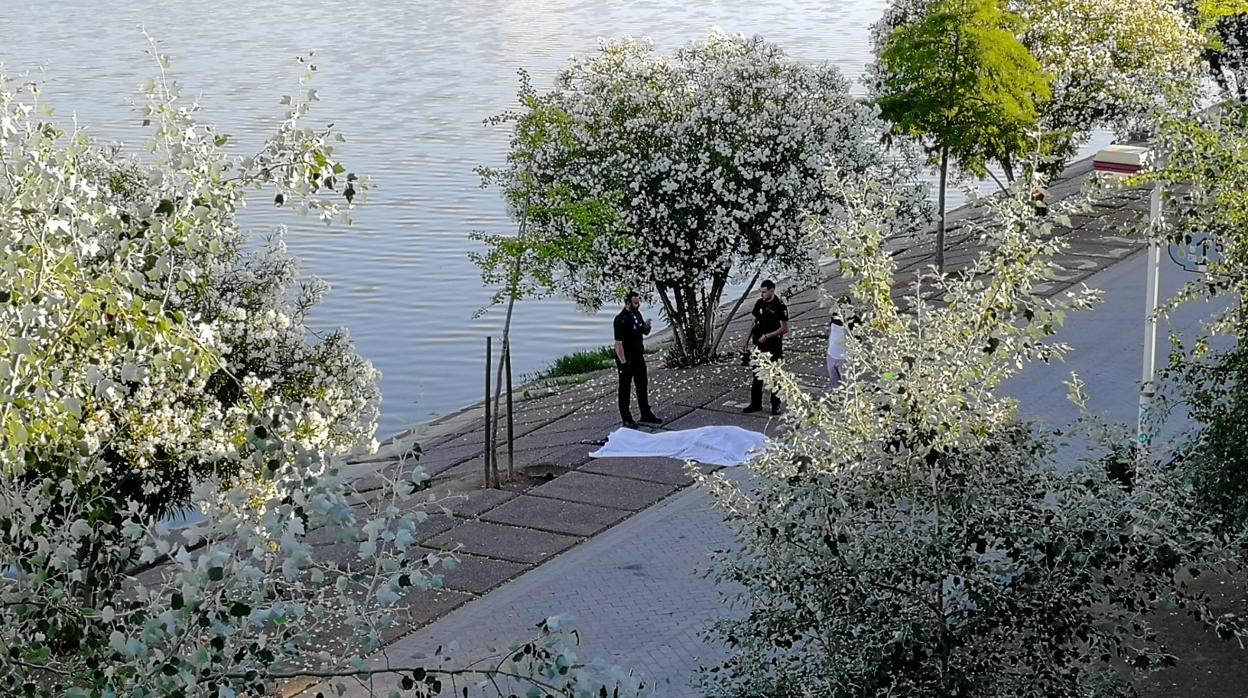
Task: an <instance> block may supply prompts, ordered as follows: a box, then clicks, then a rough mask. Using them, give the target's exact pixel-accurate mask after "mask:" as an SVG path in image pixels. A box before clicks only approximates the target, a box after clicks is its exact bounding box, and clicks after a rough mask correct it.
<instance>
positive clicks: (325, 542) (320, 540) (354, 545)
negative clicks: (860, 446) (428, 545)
mask: <svg viewBox="0 0 1248 698" xmlns="http://www.w3.org/2000/svg"><path fill="white" fill-rule="evenodd" d="M455 523H456V522H455V519H453V518H452V517H450V516H447V515H446V514H441V513H437V514H432V515H431V516H430V517H429V518H428V519H426V520H425V521H423V522H421V523H418V524H416V527H415V528H416V536H415V542H417V543H423V542H424V541H427V540H429V539H430V538H433V537H434V536H437V535H440V534H443V533H445V532H446V531H449V530H451V528H452V527H454V526H455ZM339 530H340V529H339ZM337 533H338V530H334V529H330V528H328V527H324V528H319V529H317V530H315V531H312V532H311V533H309V534H308V535H307V537H306V538H305V539H304V541H305V542H306V543H307V544H308V545H311V546H312V559H314V560H319V561H324V562H332V563H333V564H334V565H335V566H337V567H338V568H340V569H351V568H355V567H359V566H361V565H371V564H372V561H371V560H361V559H360V557H359V550H360V540H359V539H358V538H352V537H348V538H347V539H346V540H339V539H338V537H337Z"/></svg>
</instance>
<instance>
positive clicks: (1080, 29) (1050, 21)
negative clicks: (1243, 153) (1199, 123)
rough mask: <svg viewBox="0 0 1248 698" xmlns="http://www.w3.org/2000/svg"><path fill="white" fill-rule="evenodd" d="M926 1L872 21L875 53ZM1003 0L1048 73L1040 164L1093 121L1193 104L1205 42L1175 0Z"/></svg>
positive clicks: (1127, 130)
mask: <svg viewBox="0 0 1248 698" xmlns="http://www.w3.org/2000/svg"><path fill="white" fill-rule="evenodd" d="M932 2H933V0H895V2H894V3H893V4H892V5H891V6H890V7H889V9H888V11H887V12H885V14H884V17H883V18H882V19H881V20H880V21H879V22H878V23H877V24H876V25H875V27H874V28H873V37H874V42H875V45H876V46H877V51H876V52H877V55H878V53H879V51H880V50H881V47H883V46H884V45H885V43H886V40H887V37H888V36H890V35H891V34H892V33H893V32H894V31H895V30H896V29H897V28H898V27H900V26H904V25H908V24H911V23H913V22H916V21H918V20H919V19H920V18H921V17H923V16H924V14H925V8H926V7H927V6H928V5H930V4H931V3H932ZM1006 5H1007V6H1008V8H1009V9H1010V11H1012V12H1014V13H1016V14H1018V15H1019V16H1020V17H1022V18H1023V21H1024V30H1023V32H1022V35H1021V36H1020V37H1019V38H1020V40H1021V41H1022V42H1023V44H1024V45H1025V46H1026V47H1027V49H1028V50H1029V51H1030V52H1031V53H1032V55H1033V56H1035V58H1036V60H1037V61H1039V63H1040V67H1041V69H1042V70H1043V71H1044V72H1045V73H1047V74H1048V75H1049V76H1050V79H1051V80H1052V81H1053V82H1052V85H1051V96H1050V98H1049V99H1047V100H1045V101H1044V102H1042V103H1041V104H1040V105H1039V106H1040V133H1039V134H1038V138H1039V140H1038V142H1037V144H1038V146H1040V148H1039V150H1040V152H1041V153H1042V154H1043V155H1045V156H1047V160H1048V162H1047V165H1042V167H1044V169H1046V170H1050V171H1056V172H1060V171H1061V169H1062V167H1064V166H1065V163H1066V160H1067V159H1068V158H1069V157H1071V156H1072V155H1073V154H1074V153H1075V152H1076V151H1077V150H1078V149H1079V147H1080V146H1081V145H1082V144H1083V143H1085V142H1086V141H1087V139H1088V137H1089V136H1090V134H1091V132H1092V131H1093V130H1095V129H1097V128H1109V129H1113V130H1114V131H1115V132H1117V133H1118V134H1119V135H1120V136H1122V137H1129V136H1132V135H1135V134H1138V133H1141V132H1144V133H1147V132H1149V131H1150V130H1151V128H1150V123H1152V120H1153V119H1155V118H1156V116H1157V115H1158V114H1163V115H1164V114H1174V113H1187V112H1189V111H1190V110H1191V109H1192V108H1193V106H1194V105H1195V104H1196V99H1197V97H1198V93H1199V89H1200V86H1201V79H1202V77H1203V76H1204V75H1205V74H1206V73H1205V70H1206V69H1205V65H1204V62H1203V61H1202V57H1201V51H1202V48H1203V47H1204V45H1205V41H1204V38H1203V37H1202V35H1201V33H1200V32H1199V31H1198V30H1197V28H1196V27H1195V26H1194V24H1193V23H1192V22H1191V21H1189V18H1188V16H1187V15H1186V14H1185V13H1184V11H1183V9H1182V8H1181V7H1180V6H1179V5H1178V3H1176V2H1175V1H1174V0H1010V1H1009V2H1008V3H1006ZM869 75H870V74H869ZM871 79H873V80H878V78H871ZM1019 174H1024V175H1026V174H1027V173H1025V172H1023V173H1019Z"/></svg>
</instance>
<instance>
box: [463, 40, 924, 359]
mask: <svg viewBox="0 0 1248 698" xmlns="http://www.w3.org/2000/svg"><path fill="white" fill-rule="evenodd" d="M520 103H521V109H520V111H518V112H515V113H510V114H506V115H504V116H503V117H500V118H499V119H498V120H497V121H499V122H502V123H508V124H512V125H514V128H515V131H514V137H513V139H512V144H511V152H510V154H509V156H508V162H507V165H506V166H505V167H503V168H499V169H492V170H486V171H485V176H486V181H487V183H492V184H496V185H498V186H499V187H501V188H502V190H503V191H504V193H505V196H506V198H507V201H508V203H509V205H510V207H511V210H512V213H513V215H515V216H516V217H517V218H518V219H520V220H521V221H523V222H524V224H525V232H524V234H522V235H519V236H515V237H501V236H498V237H495V236H489V237H486V242H487V244H488V249H487V251H486V252H485V253H483V254H481V255H478V256H477V257H476V260H477V261H478V263H479V264H480V265H481V266H482V268H483V272H484V277H485V280H486V281H487V282H488V283H499V284H501V285H504V286H506V287H508V288H513V287H515V286H517V285H518V286H520V287H521V289H522V291H523V293H524V294H525V295H540V294H547V293H557V294H560V295H564V296H566V297H568V298H571V299H572V300H574V301H576V302H577V303H578V304H580V305H581V306H583V307H585V308H588V309H597V308H600V307H602V306H603V305H605V304H610V303H613V302H614V301H616V300H618V299H619V298H621V297H622V294H623V292H624V291H625V290H627V289H634V290H637V291H639V292H643V293H646V292H653V293H655V294H657V295H658V298H659V300H660V301H661V302H662V306H663V311H664V314H665V316H666V318H667V321H668V323H669V324H670V325H671V327H672V329H673V333H674V351H675V358H677V359H678V360H680V361H682V362H687V363H696V362H700V361H705V360H707V359H708V358H709V355H710V353H711V351H712V344H713V341H712V340H713V338H712V334H713V333H712V328H713V326H714V323H715V321H716V319H717V317H716V313H717V310H718V307H719V305H720V301H721V297H722V294H723V290H724V288H725V286H727V285H728V284H729V283H730V282H731V281H732V280H734V278H743V277H746V276H748V275H749V274H750V273H753V272H755V271H757V270H759V269H760V268H766V269H769V270H771V271H772V273H775V274H777V275H780V274H788V275H791V276H793V277H794V278H798V277H801V276H803V275H813V274H814V272H815V271H816V268H817V267H816V260H815V259H813V258H812V256H811V255H810V252H809V247H808V245H807V244H806V243H805V238H804V235H805V233H804V226H803V225H802V223H803V221H804V219H805V217H806V216H808V215H826V214H829V213H830V212H831V210H832V206H833V204H834V199H835V193H834V192H830V191H829V190H828V189H827V187H826V185H825V179H824V177H823V172H824V169H825V168H826V167H828V166H829V165H835V166H837V167H839V168H841V169H843V170H845V171H848V172H858V171H862V170H864V169H865V168H867V167H881V166H884V165H886V164H888V163H890V162H893V161H891V160H890V159H889V157H888V156H887V155H886V152H885V151H884V150H883V148H882V147H881V146H880V139H881V136H882V134H883V127H882V124H881V123H880V122H879V121H878V120H877V119H876V118H875V116H874V115H873V114H872V111H871V109H870V108H869V107H867V106H864V105H862V104H859V103H858V102H856V101H855V100H854V99H853V98H852V97H851V96H850V94H849V86H848V84H847V83H846V81H845V80H844V79H843V78H842V77H841V75H840V73H839V72H838V71H837V70H836V69H835V68H834V67H831V66H826V65H822V66H811V65H806V64H803V63H799V62H798V61H796V60H793V59H791V58H789V57H788V56H786V55H785V54H784V52H783V51H781V49H780V48H779V47H777V46H775V45H773V44H769V43H767V42H765V41H763V40H761V39H758V38H753V39H746V38H744V37H740V36H727V35H723V34H718V33H716V34H712V35H711V36H709V37H708V38H707V39H705V40H700V41H694V42H691V43H689V44H687V45H685V46H684V47H682V48H680V49H679V50H677V51H676V53H675V54H674V55H673V56H671V57H667V56H660V55H657V54H655V52H654V50H653V47H652V46H651V44H650V43H649V42H646V41H634V40H620V41H604V42H603V43H602V45H601V46H600V48H599V50H598V51H597V52H595V53H592V54H589V55H585V56H578V57H575V58H573V59H572V60H571V61H570V63H569V64H568V65H567V66H566V67H564V68H563V69H562V70H561V71H560V72H559V74H558V75H557V76H556V79H555V85H554V88H553V89H551V90H550V91H549V92H545V93H539V92H538V91H536V90H535V89H534V88H533V86H532V85H531V84H530V83H529V81H528V79H527V77H526V78H524V79H523V81H522V84H521V90H520ZM907 161H908V158H905V157H903V158H900V159H899V160H898V161H896V162H895V164H893V165H892V167H893V169H894V170H895V173H894V175H893V176H894V177H895V178H896V179H897V180H898V181H911V180H913V173H912V172H911V171H910V169H909V165H908V164H907ZM923 199H924V197H923V192H922V190H921V189H920V188H919V187H918V186H914V187H913V189H912V190H911V194H910V197H909V199H908V205H909V206H910V209H911V210H908V211H907V213H909V214H910V215H909V216H908V217H906V218H900V217H899V218H898V219H897V221H898V222H897V229H898V232H913V231H916V230H920V229H921V228H922V227H923V226H924V225H925V224H926V220H927V217H926V216H925V215H922V212H923V211H924V209H925V206H926V205H925V203H924V200H923ZM513 270H517V271H519V272H521V273H522V274H523V275H524V279H523V281H522V282H521V283H520V284H514V283H513V281H514V279H512V278H511V277H510V276H509V275H510V274H511V273H512V272H513Z"/></svg>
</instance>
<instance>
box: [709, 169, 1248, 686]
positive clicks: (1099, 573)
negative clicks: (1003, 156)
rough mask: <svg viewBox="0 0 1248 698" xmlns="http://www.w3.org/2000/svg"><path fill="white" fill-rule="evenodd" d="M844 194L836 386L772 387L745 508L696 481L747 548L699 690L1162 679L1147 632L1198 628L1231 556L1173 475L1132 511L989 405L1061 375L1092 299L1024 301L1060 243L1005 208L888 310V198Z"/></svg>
mask: <svg viewBox="0 0 1248 698" xmlns="http://www.w3.org/2000/svg"><path fill="white" fill-rule="evenodd" d="M842 191H843V192H844V195H845V197H846V198H847V199H848V200H849V207H850V215H848V216H847V218H848V220H849V221H850V224H849V225H847V226H845V227H844V228H842V229H839V230H837V231H835V233H834V236H833V238H832V239H831V240H830V241H829V247H830V250H829V251H830V253H831V254H833V255H834V256H836V257H839V258H840V259H842V269H843V270H844V271H845V272H846V273H852V274H854V275H855V282H854V286H853V288H852V297H853V301H852V302H853V303H854V307H855V309H857V310H859V311H860V312H861V313H862V317H863V324H862V325H861V326H860V331H859V332H858V333H857V335H856V338H854V339H851V342H850V352H849V359H848V363H847V368H848V373H849V380H848V381H847V382H846V383H844V384H843V385H842V387H840V388H838V389H836V390H834V391H833V392H832V393H831V394H830V395H829V396H827V397H823V398H819V399H815V398H812V397H808V396H805V395H804V394H803V393H802V392H801V390H800V389H799V387H798V385H797V384H796V382H795V380H794V379H793V378H792V377H791V376H789V375H787V374H786V373H785V372H784V371H783V370H782V369H781V368H780V367H779V366H776V365H772V366H771V367H770V375H769V378H768V380H769V381H770V382H772V383H774V384H776V385H778V386H779V387H780V388H781V390H782V391H783V392H784V399H785V402H786V405H789V409H788V413H787V415H786V418H785V419H786V421H787V422H788V424H789V426H790V428H791V431H789V432H788V433H787V434H786V435H785V436H784V437H783V438H782V439H781V440H780V441H779V442H778V443H777V444H775V445H774V446H773V447H772V448H770V449H769V450H768V451H767V452H765V453H764V454H763V455H761V456H760V457H759V458H757V459H755V460H754V461H752V462H751V463H750V464H749V465H748V466H747V467H748V468H749V469H750V473H751V475H752V477H751V478H750V479H749V480H748V482H749V484H748V486H745V487H742V486H737V485H735V484H733V483H732V482H730V481H728V480H725V479H722V478H719V477H716V478H704V480H706V482H707V484H709V485H710V486H711V488H712V491H713V492H714V493H715V495H716V498H717V505H718V507H719V508H721V509H722V510H723V511H724V513H725V516H726V521H727V523H728V524H729V526H730V527H731V528H732V529H733V530H734V532H735V535H736V537H737V539H738V541H739V542H740V545H741V549H740V551H739V552H734V553H729V554H727V555H725V557H724V558H723V559H722V560H721V566H720V571H721V576H722V578H723V579H726V580H730V581H732V582H734V583H736V584H739V585H740V586H741V588H742V589H743V592H742V596H743V598H744V600H745V601H746V608H745V612H744V614H742V615H740V616H736V617H729V618H727V619H725V620H723V621H721V622H720V623H719V625H718V628H717V632H716V635H717V636H718V637H719V638H720V639H722V640H724V641H725V642H726V643H727V644H728V646H729V648H730V650H731V654H730V657H729V659H728V660H727V661H725V662H724V663H723V664H721V665H720V666H718V667H716V668H715V669H714V670H712V671H710V672H708V673H707V674H706V675H705V680H706V684H707V686H708V688H709V689H710V691H711V693H712V695H717V696H742V697H744V696H752V697H756V698H758V697H778V696H786V697H788V696H793V697H796V696H822V697H837V696H846V697H848V696H878V695H889V696H916V697H917V696H984V697H988V696H1017V697H1035V698H1041V697H1048V696H1058V695H1061V696H1075V695H1078V696H1102V695H1133V692H1132V690H1131V687H1130V686H1129V685H1128V684H1127V680H1128V679H1129V676H1124V674H1123V672H1122V671H1121V664H1118V662H1125V663H1127V664H1129V665H1131V666H1134V667H1139V668H1154V667H1157V666H1160V665H1164V664H1166V663H1169V662H1171V661H1173V660H1174V658H1173V657H1172V656H1171V655H1170V654H1169V653H1168V652H1167V651H1166V649H1165V647H1164V645H1162V644H1161V643H1160V641H1159V639H1158V638H1157V637H1156V636H1155V634H1154V631H1153V629H1152V628H1151V627H1150V624H1149V622H1148V620H1147V614H1148V613H1149V612H1150V611H1151V610H1153V609H1155V608H1158V605H1159V604H1162V603H1165V602H1167V601H1176V602H1178V603H1180V606H1181V607H1185V608H1187V611H1188V612H1189V613H1191V614H1193V615H1196V616H1197V617H1198V618H1200V619H1201V620H1205V621H1207V622H1213V619H1211V618H1209V617H1208V616H1207V615H1206V610H1205V607H1204V604H1203V599H1201V598H1200V596H1199V595H1197V594H1193V593H1191V592H1190V591H1188V590H1186V589H1185V587H1184V584H1183V580H1184V579H1185V578H1186V576H1188V575H1196V574H1199V573H1200V572H1202V571H1204V570H1206V569H1208V568H1209V567H1213V566H1217V565H1218V564H1219V562H1220V561H1221V560H1222V559H1223V556H1224V555H1225V553H1224V552H1223V551H1222V550H1221V549H1220V548H1219V546H1218V545H1216V544H1215V539H1214V537H1213V536H1211V535H1210V534H1209V533H1208V532H1207V531H1206V529H1205V528H1204V527H1203V525H1202V518H1201V516H1200V515H1199V514H1198V513H1196V512H1195V511H1193V510H1192V509H1191V508H1190V499H1191V498H1190V494H1188V493H1186V492H1184V490H1183V489H1182V488H1180V487H1179V486H1178V485H1179V484H1180V483H1178V482H1177V477H1176V475H1175V474H1174V473H1173V472H1169V471H1161V470H1158V469H1147V470H1144V471H1142V472H1140V473H1138V475H1137V478H1136V482H1135V486H1134V489H1132V490H1130V491H1126V490H1124V489H1122V488H1120V487H1119V486H1117V485H1116V484H1115V483H1114V482H1112V481H1110V480H1109V479H1107V477H1106V476H1105V473H1104V472H1103V471H1102V469H1101V468H1099V467H1096V466H1093V467H1091V468H1088V467H1086V465H1082V464H1075V463H1055V462H1053V458H1052V452H1053V450H1052V444H1051V443H1050V440H1049V439H1048V438H1047V437H1045V436H1044V435H1043V434H1042V433H1040V432H1039V431H1038V430H1035V429H1033V428H1032V427H1031V426H1030V425H1027V424H1024V423H1021V422H1020V421H1019V418H1018V413H1017V406H1016V404H1015V403H1014V401H1012V400H1010V399H1008V398H1005V397H1002V396H1001V395H999V394H998V393H997V388H998V386H1000V385H1001V383H1002V382H1003V381H1005V380H1006V379H1008V378H1009V377H1011V376H1013V375H1016V374H1017V372H1018V371H1019V370H1020V369H1021V367H1022V366H1023V365H1025V364H1026V363H1028V362H1031V361H1050V360H1053V359H1056V358H1059V357H1060V356H1062V355H1063V354H1064V353H1066V351H1067V350H1068V348H1067V347H1066V346H1064V345H1062V344H1060V343H1054V342H1052V341H1051V338H1050V337H1051V335H1053V334H1054V332H1055V331H1056V328H1057V327H1058V326H1059V325H1060V324H1061V323H1062V319H1063V317H1064V315H1065V314H1066V313H1067V312H1068V311H1071V310H1077V309H1082V308H1086V307H1088V306H1089V304H1090V303H1092V302H1093V301H1094V299H1095V293H1094V292H1091V291H1088V290H1086V289H1085V290H1080V291H1071V292H1068V293H1066V294H1064V295H1062V296H1060V297H1055V298H1052V299H1046V298H1042V297H1039V296H1037V295H1034V294H1033V291H1034V290H1035V288H1036V286H1037V285H1038V284H1040V283H1042V282H1044V281H1046V280H1048V279H1050V278H1052V275H1053V272H1054V271H1055V267H1054V265H1053V262H1052V258H1053V256H1054V255H1056V254H1059V253H1060V252H1061V250H1062V249H1063V243H1062V242H1061V241H1060V240H1058V239H1054V238H1053V237H1052V235H1051V233H1052V230H1051V227H1052V221H1051V220H1049V219H1041V218H1038V217H1037V216H1036V215H1035V213H1034V210H1033V209H1032V207H1031V206H1030V205H1029V202H1028V197H1027V194H1026V192H1025V191H1020V190H1017V189H1016V190H1014V191H1013V192H1012V196H1011V197H1010V198H1008V199H1004V200H999V201H998V200H994V201H993V203H992V205H993V206H994V208H995V220H994V221H992V222H991V224H988V225H983V226H981V228H980V232H981V234H982V235H983V239H984V240H985V241H986V242H987V243H988V245H989V249H988V250H987V251H985V252H984V253H982V255H981V256H980V257H979V258H978V259H977V260H976V262H975V263H974V264H973V265H972V266H971V267H970V268H969V269H967V270H965V271H963V272H960V273H957V274H954V275H951V276H948V277H945V278H941V277H939V276H937V275H931V274H929V275H925V276H923V277H921V278H919V279H918V280H917V281H916V282H915V285H914V287H913V289H912V291H910V292H907V293H904V294H903V295H904V298H903V299H902V301H903V302H904V305H902V304H900V303H899V302H898V300H897V299H896V298H895V297H894V290H893V289H894V288H896V285H895V284H896V279H895V276H894V274H895V267H894V265H893V263H892V261H891V260H890V259H889V258H888V257H886V256H881V255H878V254H876V253H875V252H874V250H875V249H876V248H877V247H878V245H879V244H880V241H881V239H882V238H883V235H884V229H885V226H884V225H883V224H882V220H883V219H884V216H885V215H886V214H885V213H884V212H885V211H887V209H888V208H889V205H890V201H889V194H888V191H887V188H881V187H878V185H875V184H873V183H870V182H863V181H859V180H856V179H847V180H845V181H844V182H843V190H842ZM928 298H936V299H939V300H934V301H933V300H927V299H928ZM1072 387H1073V388H1076V389H1078V388H1079V383H1078V381H1077V380H1075V381H1072ZM1075 392H1076V393H1078V392H1079V391H1078V390H1076V391H1075ZM1184 604H1186V606H1184ZM1220 628H1221V629H1222V630H1223V631H1225V632H1234V631H1235V629H1234V628H1233V627H1231V624H1230V623H1229V621H1223V622H1222V623H1220Z"/></svg>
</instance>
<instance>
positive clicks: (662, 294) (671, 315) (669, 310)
mask: <svg viewBox="0 0 1248 698" xmlns="http://www.w3.org/2000/svg"><path fill="white" fill-rule="evenodd" d="M654 287H655V288H656V289H657V290H658V292H659V300H660V301H662V303H663V312H664V313H666V314H667V326H668V327H670V328H672V343H673V344H675V345H676V351H675V354H676V355H677V356H684V354H685V352H686V351H687V350H686V349H685V344H686V342H685V337H684V328H682V327H681V326H680V322H679V320H678V318H679V317H680V315H679V314H678V313H677V312H676V310H675V309H674V308H673V307H672V301H671V300H670V299H669V298H668V297H667V288H666V287H665V286H663V284H660V283H659V282H658V281H655V282H654Z"/></svg>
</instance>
